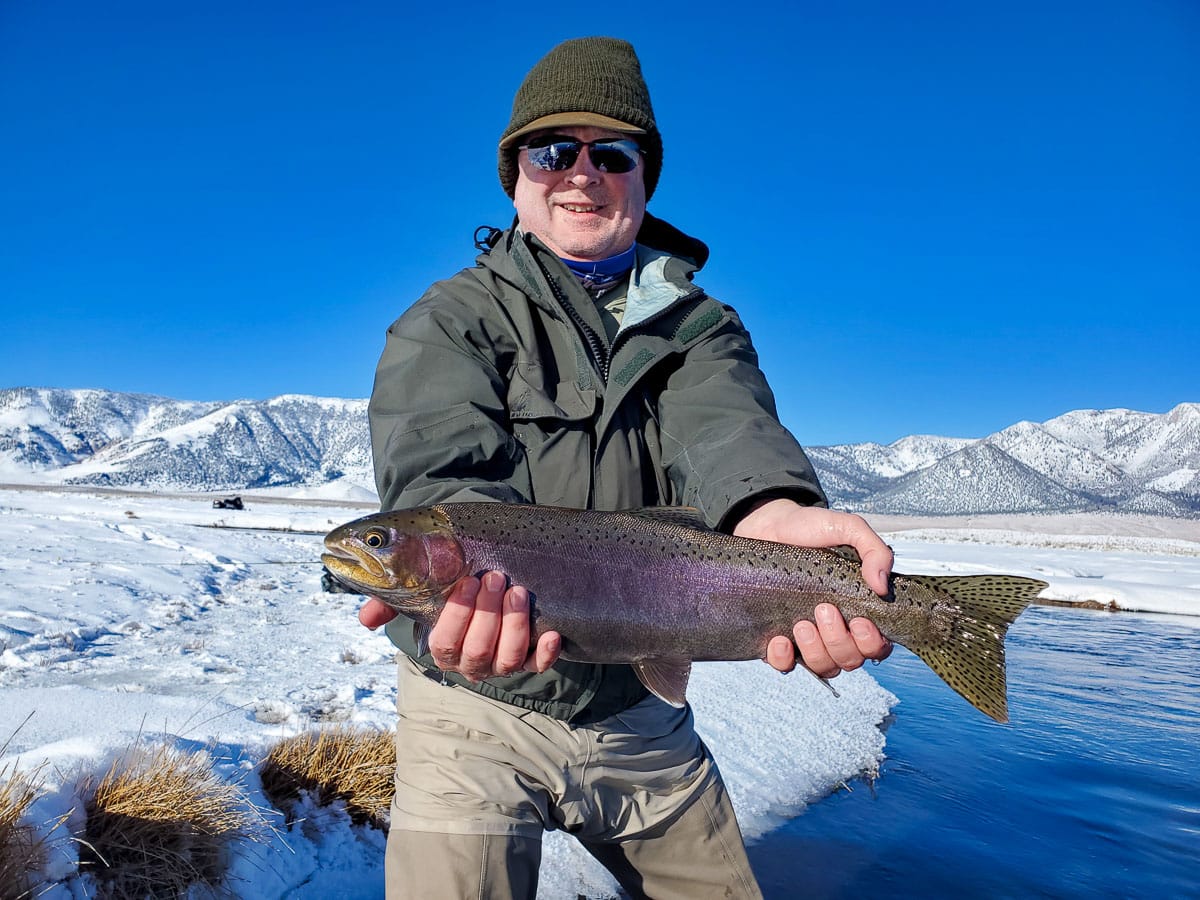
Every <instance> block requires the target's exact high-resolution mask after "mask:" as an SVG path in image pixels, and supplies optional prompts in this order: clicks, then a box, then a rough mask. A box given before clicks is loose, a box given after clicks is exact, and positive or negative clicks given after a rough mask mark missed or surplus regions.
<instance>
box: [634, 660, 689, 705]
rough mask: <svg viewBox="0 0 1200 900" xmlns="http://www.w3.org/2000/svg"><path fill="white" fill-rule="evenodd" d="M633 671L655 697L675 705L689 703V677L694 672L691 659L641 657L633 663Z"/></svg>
mask: <svg viewBox="0 0 1200 900" xmlns="http://www.w3.org/2000/svg"><path fill="white" fill-rule="evenodd" d="M633 671H634V672H636V673H637V677H638V678H639V679H641V682H642V684H644V685H645V686H646V690H648V691H649V692H650V693H652V694H653V695H654V696H655V697H658V698H659V699H660V700H663V701H665V702H667V703H670V704H671V705H672V706H674V707H679V708H682V707H683V706H685V705H687V686H688V678H690V677H691V674H692V661H691V660H690V659H639V660H638V661H637V662H635V663H634V664H633Z"/></svg>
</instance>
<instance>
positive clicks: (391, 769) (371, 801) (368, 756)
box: [260, 725, 396, 831]
mask: <svg viewBox="0 0 1200 900" xmlns="http://www.w3.org/2000/svg"><path fill="white" fill-rule="evenodd" d="M395 771H396V744H395V734H394V733H392V732H390V731H378V730H375V729H372V728H361V727H354V726H351V725H336V726H333V727H330V728H321V729H315V730H312V731H306V732H304V733H303V734H298V735H296V736H295V737H291V738H285V739H284V740H282V741H280V742H279V743H278V744H276V745H275V746H274V747H273V748H271V752H270V753H268V754H267V757H266V759H264V760H263V762H262V768H261V769H260V775H261V777H262V785H263V793H265V794H266V795H267V798H268V799H269V800H270V801H271V802H272V803H273V804H274V805H275V806H276V807H278V808H279V809H280V810H282V811H283V812H284V813H285V814H286V815H287V817H288V824H291V822H292V820H293V817H294V814H295V806H296V803H297V801H299V800H300V798H301V796H302V795H304V794H307V795H308V796H309V798H310V799H311V800H312V801H313V802H315V803H316V804H318V805H319V806H329V805H331V804H332V803H334V802H335V801H338V800H340V801H342V802H343V803H344V804H345V806H346V812H347V813H349V815H350V819H351V821H353V822H354V823H355V824H357V825H362V824H364V823H365V824H368V825H371V826H373V827H375V828H380V829H383V830H385V831H386V830H387V826H388V811H389V809H390V808H391V803H392V793H393V792H394V790H395V789H394V786H393V782H392V778H393V775H394V774H395Z"/></svg>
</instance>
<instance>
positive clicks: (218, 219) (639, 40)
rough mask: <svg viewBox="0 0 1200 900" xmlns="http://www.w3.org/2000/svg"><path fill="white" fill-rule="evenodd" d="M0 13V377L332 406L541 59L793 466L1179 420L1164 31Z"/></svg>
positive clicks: (996, 11)
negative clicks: (1139, 418)
mask: <svg viewBox="0 0 1200 900" xmlns="http://www.w3.org/2000/svg"><path fill="white" fill-rule="evenodd" d="M705 10H706V7H705V5H704V4H702V3H701V4H697V3H695V2H687V3H654V2H646V3H638V4H569V3H558V4H556V3H532V4H528V3H516V4H499V3H494V2H492V3H486V4H484V3H478V4H476V3H470V2H467V3H464V2H456V3H440V4H439V3H420V4H413V3H400V2H378V3H371V2H363V3H340V2H337V3H335V2H332V0H330V2H299V3H297V2H288V3H283V2H236V3H235V2H225V0H206V2H204V3H186V4H185V3H173V2H162V0H153V2H144V3H137V2H126V0H107V2H104V3H96V2H90V0H76V2H67V0H0V123H3V124H2V125H0V309H2V310H3V315H4V326H5V327H4V328H3V331H0V387H16V386H45V387H71V388H79V387H96V388H108V389H113V390H120V391H141V392H148V393H155V394H162V395H166V396H169V397H176V398H180V399H192V400H233V399H239V398H266V397H271V396H274V395H277V394H281V393H307V394H317V395H323V396H338V397H365V396H367V395H368V394H369V393H370V389H371V381H372V377H373V371H374V365H375V361H376V359H377V358H378V354H379V351H380V349H381V348H382V344H383V334H384V330H385V328H386V327H387V325H388V324H389V323H390V322H391V321H392V320H393V319H394V318H395V317H396V316H398V315H399V313H400V312H401V311H402V310H403V309H404V308H405V307H406V306H408V305H409V304H410V303H411V302H412V301H413V300H415V299H416V298H417V297H418V296H419V295H420V294H421V292H422V291H423V290H424V289H425V287H426V286H427V285H428V284H429V283H430V282H431V281H433V280H436V279H438V278H444V277H447V276H449V275H451V274H452V273H453V272H455V271H457V270H458V269H459V268H462V267H464V266H467V265H469V264H471V262H472V260H473V259H474V256H475V250H474V248H473V246H472V232H473V231H474V229H475V227H476V226H477V225H480V224H483V223H489V224H494V225H499V226H504V225H507V224H508V223H509V221H510V220H511V217H512V208H511V204H510V202H509V201H508V198H507V197H506V196H505V195H504V193H503V192H502V190H501V188H500V186H499V182H498V181H497V178H496V169H495V145H496V141H497V138H498V136H499V134H500V132H501V131H502V130H503V129H504V127H505V125H506V123H507V120H508V115H509V112H510V109H511V103H512V95H513V92H514V91H515V90H516V87H517V85H518V84H519V82H520V80H521V78H522V77H523V76H524V74H525V72H526V71H527V70H528V69H529V67H530V66H532V65H533V63H534V62H535V61H536V60H537V59H538V58H539V57H540V56H541V55H542V54H543V53H544V52H545V51H546V50H548V49H549V48H550V47H551V46H552V45H553V44H555V43H556V42H558V41H559V40H562V39H565V38H568V37H579V36H583V35H589V34H608V35H613V36H618V37H624V38H626V39H628V40H630V41H632V42H633V44H634V46H635V47H636V49H637V51H638V54H639V56H640V57H641V60H642V66H643V70H644V72H645V74H646V77H647V80H648V82H649V84H650V88H651V94H652V97H653V101H654V106H655V111H656V113H657V116H658V119H659V123H660V128H661V130H662V132H663V136H664V142H665V163H664V168H663V176H662V181H661V183H660V186H659V188H658V192H657V193H656V195H655V196H654V198H653V200H652V201H651V203H650V210H651V211H652V212H654V213H655V214H656V215H658V216H660V217H662V218H665V219H667V220H668V221H670V222H672V223H673V224H675V225H677V226H678V227H680V228H682V229H683V230H685V231H688V232H690V233H692V234H695V235H697V236H699V237H701V238H703V239H704V240H706V241H707V242H708V244H709V245H710V247H711V249H712V258H711V261H710V262H709V265H708V266H707V267H706V268H705V270H704V271H702V272H701V273H700V275H699V277H698V279H697V281H698V283H699V284H701V285H702V286H704V287H705V288H706V289H708V290H709V292H710V293H712V294H713V295H714V296H716V297H718V298H720V299H722V300H724V301H726V302H728V303H731V304H732V305H734V306H735V307H737V308H738V310H739V311H740V312H741V314H742V316H743V318H744V320H745V321H746V323H747V325H748V326H749V327H750V330H751V333H752V335H753V337H754V340H755V343H756V345H757V346H758V348H759V351H760V354H761V356H762V361H763V366H764V368H765V369H766V371H767V373H768V375H769V377H770V378H771V380H772V383H773V385H774V387H775V391H776V394H777V397H778V400H779V405H780V410H781V413H782V415H783V417H784V420H785V422H786V423H787V424H788V425H789V426H790V427H791V428H792V429H793V430H794V431H795V432H796V434H797V435H798V437H799V438H800V440H801V441H802V442H804V443H809V444H828V443H839V442H850V441H867V440H873V441H880V442H884V443H886V442H890V441H892V440H895V439H896V438H899V437H901V436H903V435H906V434H914V433H926V434H930V433H932V434H941V435H947V436H955V437H982V436H984V435H986V434H988V433H990V432H992V431H995V430H998V429H1000V428H1003V427H1005V426H1007V425H1010V424H1012V423H1014V422H1016V421H1019V420H1021V419H1032V420H1035V421H1041V420H1044V419H1048V418H1051V417H1053V416H1056V415H1059V414H1061V413H1063V412H1066V411H1068V410H1072V409H1079V408H1109V407H1128V408H1132V409H1140V410H1146V411H1150V412H1165V411H1166V410H1168V409H1170V408H1171V407H1172V406H1174V405H1175V404H1177V403H1179V402H1182V401H1200V4H1198V3H1197V2H1196V0H1079V2H1062V0H1004V2H999V0H997V2H990V3H989V2H983V0H979V2H974V0H970V2H968V0H964V2H951V0H945V2H928V0H904V2H897V0H879V2H853V0H851V2H825V0H822V2H816V0H800V2H787V3H777V4H772V3H765V4H764V3H760V4H750V5H744V4H730V3H720V4H713V5H712V6H711V8H710V11H705Z"/></svg>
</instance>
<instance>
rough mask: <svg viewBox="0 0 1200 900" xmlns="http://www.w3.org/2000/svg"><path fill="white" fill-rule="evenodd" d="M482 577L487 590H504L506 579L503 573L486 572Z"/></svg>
mask: <svg viewBox="0 0 1200 900" xmlns="http://www.w3.org/2000/svg"><path fill="white" fill-rule="evenodd" d="M483 578H484V580H485V581H486V582H487V589H488V590H489V591H502V590H504V582H505V581H506V580H507V579H505V577H504V576H503V575H501V574H500V573H499V572H488V573H487V574H486V575H484V576H483Z"/></svg>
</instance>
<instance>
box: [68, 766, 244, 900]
mask: <svg viewBox="0 0 1200 900" xmlns="http://www.w3.org/2000/svg"><path fill="white" fill-rule="evenodd" d="M83 795H84V797H85V798H86V800H85V811H86V813H87V820H86V824H85V826H84V833H83V834H82V835H80V836H79V861H80V865H81V867H82V866H86V867H89V869H90V871H91V874H92V875H93V876H94V877H95V879H96V883H97V887H98V891H99V893H98V896H100V897H110V898H117V897H122V898H123V897H137V898H146V897H150V898H155V900H157V898H164V900H165V898H172V900H174V898H176V897H179V896H180V895H182V894H183V893H184V892H186V891H187V890H188V889H189V888H190V887H191V886H193V885H198V886H203V887H207V888H210V889H217V888H220V887H221V885H222V883H223V882H224V880H225V876H226V874H227V872H228V867H229V856H230V853H229V850H230V846H231V845H232V844H233V843H234V842H235V841H237V840H239V839H242V838H252V839H253V838H258V837H260V835H261V827H262V826H261V821H260V819H259V818H258V817H257V816H256V814H255V812H254V808H253V807H252V806H251V805H250V804H249V803H248V802H247V800H246V798H245V796H244V795H243V793H242V791H241V790H240V789H239V788H238V787H237V786H236V785H234V784H231V783H228V782H225V781H222V780H221V778H219V777H218V776H217V774H216V773H215V772H213V768H212V760H211V759H210V758H209V756H208V754H206V753H203V752H196V753H182V752H180V751H177V750H174V749H172V748H170V747H166V746H161V747H158V748H157V749H154V750H147V749H144V748H141V747H137V746H135V747H133V748H132V749H130V751H129V752H128V753H126V754H125V756H123V757H121V758H119V759H117V760H116V761H114V762H113V764H112V765H111V766H110V767H109V769H108V772H107V773H106V774H105V775H104V777H103V778H102V779H101V780H100V783H99V784H98V785H96V786H95V788H94V790H93V789H92V786H91V783H90V782H89V783H88V784H87V785H85V787H84V789H83Z"/></svg>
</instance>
